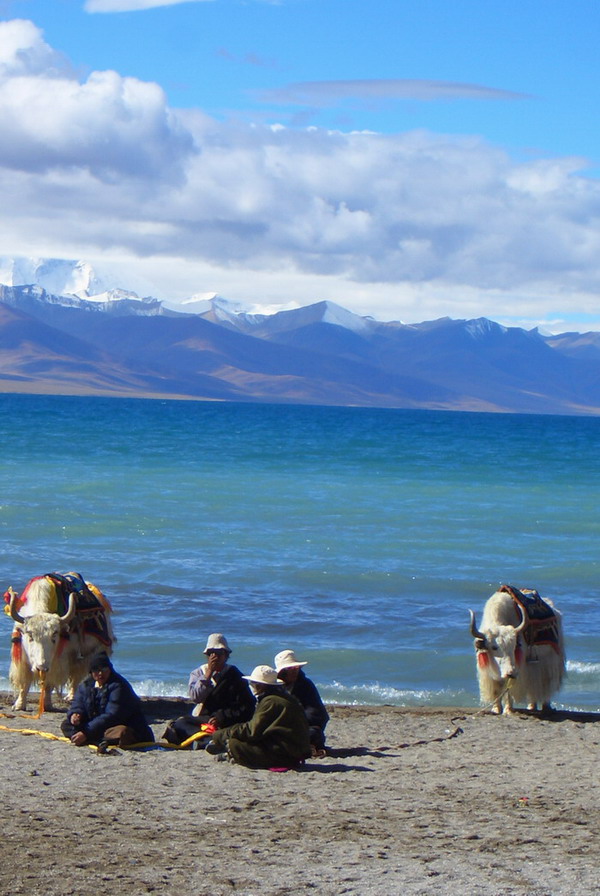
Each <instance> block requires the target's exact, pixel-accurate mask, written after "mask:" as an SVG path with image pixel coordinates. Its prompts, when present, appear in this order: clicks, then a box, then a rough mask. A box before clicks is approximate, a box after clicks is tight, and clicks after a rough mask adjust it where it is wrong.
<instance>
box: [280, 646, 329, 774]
mask: <svg viewBox="0 0 600 896" xmlns="http://www.w3.org/2000/svg"><path fill="white" fill-rule="evenodd" d="M274 663H275V669H276V670H277V677H278V678H279V679H280V680H281V681H282V682H283V683H284V685H285V686H286V689H287V690H288V691H289V693H290V694H293V695H294V697H296V699H297V700H299V701H300V703H301V704H302V706H303V707H304V712H305V713H306V718H307V719H308V724H309V726H310V743H311V746H312V747H313V748H314V752H315V753H316V754H317V755H319V756H320V755H323V753H324V751H325V726H326V725H327V722H328V721H329V713H328V712H327V710H326V709H325V706H324V704H323V701H322V700H321V695H320V694H319V692H318V690H317V687H316V685H315V684H314V683H313V682H312V681H311V680H310V678H307V677H306V675H305V674H304V671H303V669H302V666H306V665H307V660H298V659H297V658H296V654H295V653H294V651H293V650H289V649H287V650H281V651H280V652H279V653H278V654H277V656H276V657H275V660H274Z"/></svg>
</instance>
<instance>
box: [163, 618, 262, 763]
mask: <svg viewBox="0 0 600 896" xmlns="http://www.w3.org/2000/svg"><path fill="white" fill-rule="evenodd" d="M204 653H205V655H206V656H207V657H208V662H206V663H204V664H203V665H202V666H200V667H199V668H198V669H194V670H193V672H192V673H191V674H190V680H189V683H188V691H189V695H190V697H191V699H192V700H193V701H194V703H195V704H196V706H195V707H194V710H193V712H192V714H191V715H189V716H180V717H179V718H178V719H174V721H172V722H170V723H169V725H168V726H167V729H166V731H165V733H164V734H163V737H164V738H165V740H168V741H169V743H171V744H181V743H183V741H184V740H187V739H188V738H189V737H192V735H194V734H197V733H198V732H199V730H200V728H201V726H202V725H204V724H207V723H208V724H210V725H213V726H214V727H215V728H224V727H225V726H226V725H232V724H233V723H234V722H245V721H247V720H248V719H250V718H251V717H252V713H253V712H254V703H255V701H254V697H253V696H252V693H251V691H250V688H249V687H248V683H247V682H246V681H244V678H243V676H242V673H241V672H240V670H239V669H238V668H237V667H236V666H230V665H229V663H228V662H227V660H228V659H229V656H230V654H231V650H230V648H229V644H228V643H227V639H226V638H225V636H224V635H221V634H219V633H217V632H215V633H214V634H212V635H209V636H208V640H207V642H206V647H205V648H204ZM198 746H199V747H202V746H203V744H202V742H201V741H198Z"/></svg>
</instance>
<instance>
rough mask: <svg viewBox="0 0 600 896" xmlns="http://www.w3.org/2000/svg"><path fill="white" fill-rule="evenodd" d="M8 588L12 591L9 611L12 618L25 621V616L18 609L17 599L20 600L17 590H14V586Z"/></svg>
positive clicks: (16, 620)
mask: <svg viewBox="0 0 600 896" xmlns="http://www.w3.org/2000/svg"><path fill="white" fill-rule="evenodd" d="M8 590H9V591H10V604H9V611H10V615H11V618H12V619H14V620H15V622H21V623H22V622H25V620H24V619H23V617H22V616H21V614H20V613H19V612H18V610H17V600H18V597H19V595H18V594H17V592H16V591H13V589H12V588H9V589H8Z"/></svg>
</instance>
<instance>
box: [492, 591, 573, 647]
mask: <svg viewBox="0 0 600 896" xmlns="http://www.w3.org/2000/svg"><path fill="white" fill-rule="evenodd" d="M498 591H503V592H504V593H505V594H510V596H511V597H512V599H513V600H514V602H515V603H516V604H517V605H518V606H519V607H520V608H521V610H522V612H523V613H524V614H525V616H526V617H527V624H526V626H525V628H524V629H523V637H524V640H525V643H526V644H528V645H529V646H534V645H536V644H550V645H551V646H552V647H554V649H555V650H556V651H559V650H560V634H559V623H558V618H557V616H556V613H555V612H554V610H553V609H552V607H551V606H550V605H549V604H547V603H546V601H545V600H544V599H543V598H542V597H540V595H539V593H538V592H537V591H536V590H535V588H515V586H514V585H502V586H501V587H500V588H499V589H498Z"/></svg>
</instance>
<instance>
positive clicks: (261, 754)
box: [207, 665, 311, 768]
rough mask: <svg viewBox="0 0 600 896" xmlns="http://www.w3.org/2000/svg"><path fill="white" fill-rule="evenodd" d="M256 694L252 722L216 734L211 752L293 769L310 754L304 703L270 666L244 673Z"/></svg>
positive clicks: (243, 761)
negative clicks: (288, 690) (286, 686)
mask: <svg viewBox="0 0 600 896" xmlns="http://www.w3.org/2000/svg"><path fill="white" fill-rule="evenodd" d="M244 678H246V679H247V680H248V681H249V682H250V687H251V688H252V690H253V691H254V693H255V695H256V709H255V710H254V715H253V716H252V718H251V719H250V721H249V722H240V723H238V724H237V725H230V726H229V727H228V728H221V729H219V730H218V731H216V732H215V733H214V734H213V737H212V743H210V744H209V745H208V746H207V752H208V753H213V754H214V753H225V752H227V754H228V755H229V758H230V759H232V760H233V761H234V762H237V763H239V764H240V765H245V766H248V767H249V768H274V767H277V768H291V767H294V766H297V765H299V764H300V763H301V762H302V761H303V760H304V759H308V757H309V756H310V755H311V749H310V739H309V731H308V720H307V718H306V715H305V714H304V710H303V708H302V706H301V704H300V703H299V702H298V700H296V698H295V697H292V695H291V694H288V692H287V691H286V689H285V688H284V687H283V682H281V681H279V679H278V678H277V672H276V670H275V669H273V668H272V667H271V666H265V665H262V666H256V667H255V668H254V669H253V670H252V673H251V674H250V675H245V676H244Z"/></svg>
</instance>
